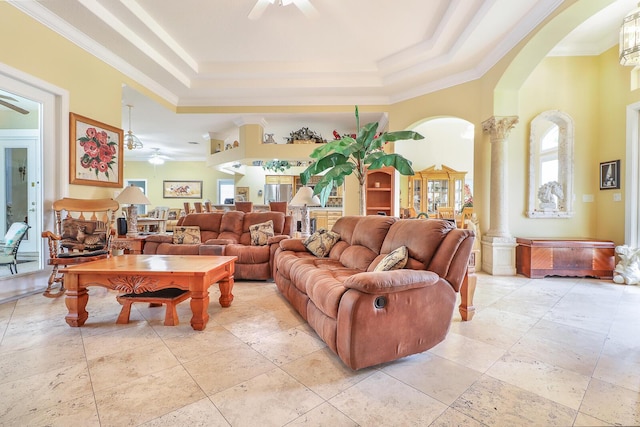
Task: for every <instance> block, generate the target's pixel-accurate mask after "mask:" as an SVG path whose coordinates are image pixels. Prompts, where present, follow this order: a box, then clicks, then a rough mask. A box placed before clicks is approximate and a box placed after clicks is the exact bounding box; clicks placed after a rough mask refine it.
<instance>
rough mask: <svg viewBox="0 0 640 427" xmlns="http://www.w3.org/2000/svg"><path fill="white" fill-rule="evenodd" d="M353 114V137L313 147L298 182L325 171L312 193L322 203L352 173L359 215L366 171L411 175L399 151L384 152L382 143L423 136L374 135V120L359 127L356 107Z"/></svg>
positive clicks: (409, 133) (363, 208) (402, 133)
mask: <svg viewBox="0 0 640 427" xmlns="http://www.w3.org/2000/svg"><path fill="white" fill-rule="evenodd" d="M355 114H356V130H357V134H356V135H355V138H354V137H352V136H347V135H345V136H342V137H341V138H339V139H336V140H334V141H331V142H328V143H326V144H324V145H322V146H321V147H318V148H316V149H315V150H313V152H312V153H311V155H310V157H311V158H312V159H314V160H315V161H314V162H313V163H312V164H311V165H310V166H309V167H308V168H307V169H305V170H304V171H303V172H302V173H300V181H301V182H302V184H303V185H306V184H307V183H308V182H309V181H310V180H311V177H312V176H314V175H318V174H320V173H322V172H325V171H326V173H325V174H324V175H323V176H322V178H321V179H320V181H318V183H317V184H316V185H315V187H314V189H313V193H314V194H316V195H318V197H319V198H320V202H321V203H322V206H324V205H325V204H326V203H327V200H328V198H329V193H331V190H332V189H333V188H336V187H339V186H341V185H342V184H343V183H344V179H345V178H346V177H347V176H348V175H351V174H355V177H356V179H357V180H358V183H359V184H360V185H359V203H360V215H366V200H365V197H366V191H365V185H366V178H367V170H374V169H380V168H382V167H383V166H391V167H393V168H394V169H396V170H397V171H398V172H400V173H401V174H402V175H413V174H414V172H413V168H412V167H411V161H410V160H407V159H405V158H404V157H402V156H401V155H399V154H395V153H386V152H385V151H384V149H383V146H384V145H385V144H386V143H387V142H389V141H401V140H408V139H413V140H418V139H423V138H424V137H423V136H422V135H420V134H419V133H417V132H413V131H396V132H384V133H381V134H379V135H378V134H376V132H377V130H378V123H377V122H372V123H368V124H366V125H364V126H363V127H362V128H360V116H359V115H358V106H356V113H355Z"/></svg>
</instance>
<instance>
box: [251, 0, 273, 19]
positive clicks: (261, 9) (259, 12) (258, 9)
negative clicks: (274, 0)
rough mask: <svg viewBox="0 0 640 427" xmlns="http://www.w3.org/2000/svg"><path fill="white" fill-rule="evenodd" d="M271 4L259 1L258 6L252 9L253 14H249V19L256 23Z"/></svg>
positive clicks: (266, 0) (265, 0)
mask: <svg viewBox="0 0 640 427" xmlns="http://www.w3.org/2000/svg"><path fill="white" fill-rule="evenodd" d="M269 4H271V2H270V1H269V0H258V2H257V3H256V5H255V6H253V9H251V12H249V16H248V18H249V19H251V20H254V21H255V20H256V19H259V18H260V17H261V16H262V14H263V13H264V11H265V9H266V8H267V6H269Z"/></svg>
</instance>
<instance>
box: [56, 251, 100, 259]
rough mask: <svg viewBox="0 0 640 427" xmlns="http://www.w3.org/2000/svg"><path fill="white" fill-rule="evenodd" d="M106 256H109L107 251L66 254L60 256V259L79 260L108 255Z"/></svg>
mask: <svg viewBox="0 0 640 427" xmlns="http://www.w3.org/2000/svg"><path fill="white" fill-rule="evenodd" d="M106 254H108V252H107V251H106V250H98V251H89V252H65V253H62V254H60V255H58V258H79V257H90V256H98V255H106Z"/></svg>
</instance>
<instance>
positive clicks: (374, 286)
mask: <svg viewBox="0 0 640 427" xmlns="http://www.w3.org/2000/svg"><path fill="white" fill-rule="evenodd" d="M438 280H440V277H439V276H438V275H437V274H435V273H434V272H432V271H425V270H409V269H401V270H393V271H375V272H373V271H371V272H364V273H358V274H354V275H353V276H351V277H349V278H348V279H347V280H345V281H344V283H343V285H344V286H345V287H347V288H350V289H356V290H359V291H361V292H365V293H368V294H377V293H390V292H400V291H406V290H408V289H417V288H424V287H426V286H433V285H435V284H436V283H438Z"/></svg>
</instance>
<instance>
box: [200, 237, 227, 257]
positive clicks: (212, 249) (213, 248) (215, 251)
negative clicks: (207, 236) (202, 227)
mask: <svg viewBox="0 0 640 427" xmlns="http://www.w3.org/2000/svg"><path fill="white" fill-rule="evenodd" d="M211 240H215V239H211ZM226 246H227V245H210V244H204V245H200V247H199V248H198V255H217V256H222V255H224V249H225V247H226Z"/></svg>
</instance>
